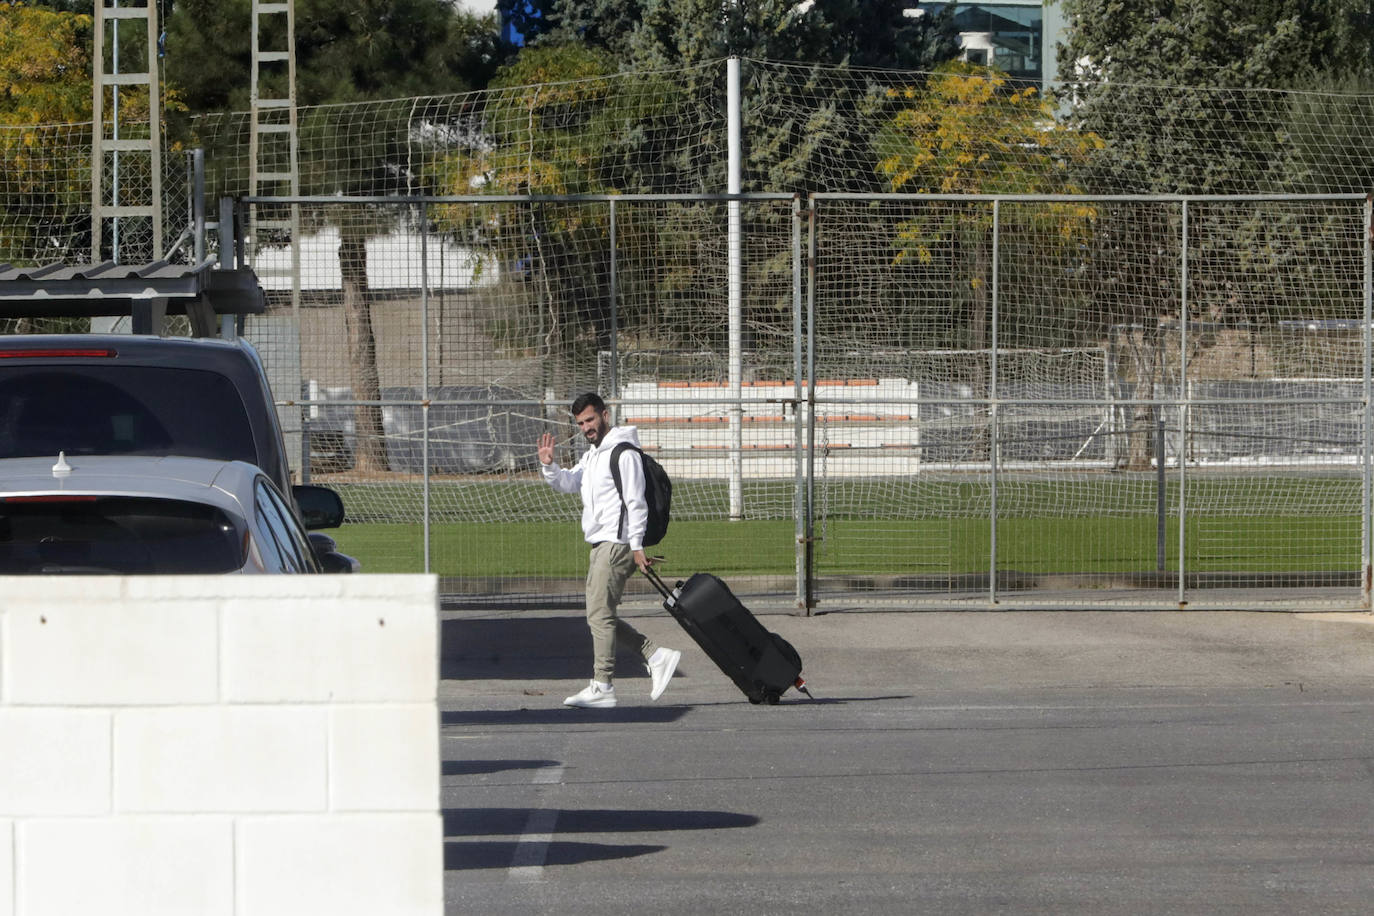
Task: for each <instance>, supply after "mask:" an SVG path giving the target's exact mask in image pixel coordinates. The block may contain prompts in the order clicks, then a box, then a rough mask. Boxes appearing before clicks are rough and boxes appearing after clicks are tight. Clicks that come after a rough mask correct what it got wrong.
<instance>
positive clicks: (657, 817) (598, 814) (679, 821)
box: [443, 808, 759, 861]
mask: <svg viewBox="0 0 1374 916" xmlns="http://www.w3.org/2000/svg"><path fill="white" fill-rule="evenodd" d="M530 814H531V812H530V810H529V809H528V808H445V809H444V811H443V815H444V836H445V837H447V838H449V839H452V838H455V837H473V836H508V835H511V834H519V833H521V832H522V831H524V829H525V826H526V824H528V823H529V820H530ZM758 822H759V819H758V818H757V817H755V816H754V815H752V814H736V813H734V812H731V811H629V810H624V811H611V810H585V811H584V810H576V809H574V810H559V811H558V812H557V820H556V821H555V823H556V824H557V829H558V832H559V833H644V832H651V831H660V830H726V829H737V828H741V827H753V826H754V825H756V824H758ZM508 861H509V860H508Z"/></svg>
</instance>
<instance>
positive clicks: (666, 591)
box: [644, 566, 673, 601]
mask: <svg viewBox="0 0 1374 916" xmlns="http://www.w3.org/2000/svg"><path fill="white" fill-rule="evenodd" d="M644 578H646V579H648V580H649V581H650V582H651V583H653V586H654V588H655V589H657V590H658V593H659V594H660V595H662V596H663V600H665V601H667V600H669V599H670V598H672V597H673V590H672V589H670V588H669V587H668V583H666V582H664V581H663V577H662V576H660V575H659V574H658V570H656V569H654V568H653V567H652V566H650V567H649V568H648V569H646V570H644Z"/></svg>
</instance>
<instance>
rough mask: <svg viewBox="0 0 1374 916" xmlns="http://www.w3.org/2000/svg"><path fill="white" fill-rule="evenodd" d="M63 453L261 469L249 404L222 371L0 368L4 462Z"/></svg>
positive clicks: (105, 366) (114, 366)
mask: <svg viewBox="0 0 1374 916" xmlns="http://www.w3.org/2000/svg"><path fill="white" fill-rule="evenodd" d="M6 362H10V361H8V360H7V361H6ZM169 393H174V396H169ZM59 451H62V452H66V453H67V454H68V455H185V456H189V457H193V458H221V459H225V460H229V459H237V460H240V461H247V462H250V463H252V464H259V463H260V461H259V459H258V454H257V453H258V449H257V447H256V444H255V443H254V440H253V428H252V424H251V422H250V421H249V418H248V409H247V407H245V406H244V403H243V398H242V397H240V395H239V393H238V390H237V389H236V388H235V387H234V384H233V382H231V381H230V380H229V379H228V378H226V377H225V376H224V375H222V374H220V373H218V372H210V371H206V370H201V369H179V368H161V367H148V366H128V365H122V366H121V365H117V364H97V365H88V366H87V365H82V366H41V367H38V366H35V367H27V366H21V365H10V366H5V367H3V368H0V458H33V457H46V456H48V455H56V454H57V453H58V452H59Z"/></svg>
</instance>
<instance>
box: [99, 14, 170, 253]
mask: <svg viewBox="0 0 1374 916" xmlns="http://www.w3.org/2000/svg"><path fill="white" fill-rule="evenodd" d="M138 20H143V25H144V26H145V28H146V33H147V38H146V41H141V42H140V41H133V42H127V41H126V44H132V46H133V48H134V49H135V50H137V49H138V48H139V47H140V46H141V48H142V52H143V55H144V57H145V58H146V63H145V64H144V66H143V67H142V69H136V70H134V71H132V72H122V71H121V68H120V64H121V61H120V53H119V52H120V45H119V37H120V26H121V25H122V24H124V23H126V22H132V23H133V24H134V25H135V26H137V25H138ZM126 34H127V33H126ZM107 37H108V38H109V39H110V41H109V48H110V52H111V53H110V61H109V69H108V70H107V69H106V67H107V65H106V60H105V50H106V38H107ZM128 37H130V38H132V37H134V36H132V35H129V36H128ZM157 49H158V22H157V7H156V5H155V4H154V3H152V2H148V3H147V4H146V5H145V6H120V5H119V0H96V3H95V53H94V55H93V61H92V64H93V68H94V77H95V78H94V80H93V82H94V87H93V88H94V95H93V98H92V111H91V261H92V263H96V264H99V263H101V262H103V261H104V260H105V257H104V248H105V229H106V222H107V221H108V223H109V229H110V250H111V259H112V260H114V261H116V262H118V261H120V260H121V255H122V254H125V253H127V249H128V248H132V249H133V251H134V252H136V253H137V254H138V255H141V257H137V258H135V260H147V261H155V260H157V259H159V258H161V257H162V255H163V251H162V137H161V125H162V96H161V93H160V92H159V91H158V69H157ZM120 87H130V88H131V89H133V90H135V92H137V91H139V90H142V91H146V92H147V95H148V123H147V127H146V129H144V128H143V127H142V126H141V125H130V126H131V127H132V128H133V130H132V131H130V130H123V131H121V126H123V125H122V124H121V120H120V119H121V116H122V112H121V110H120V98H119V90H120ZM107 92H108V93H109V96H108V99H107V97H106V93H107ZM107 101H108V108H107V104H106V103H107ZM107 110H108V111H109V117H108V118H107V117H106V111H107ZM131 132H132V133H133V134H134V136H128V135H129V134H130V133H131ZM121 154H123V155H122V156H121ZM121 166H122V167H123V172H124V174H123V175H121ZM107 177H108V179H109V184H108V186H107V185H106V178H107ZM121 179H123V180H122V181H121ZM107 187H108V193H107ZM121 220H125V221H126V222H125V223H124V224H123V227H122V228H124V230H125V239H124V240H121V238H120V229H121V223H120V221H121ZM131 224H132V226H133V227H134V230H135V231H133V232H131V231H130V225H131ZM130 235H133V236H134V238H135V239H136V240H143V241H142V244H139V243H138V241H135V242H134V243H133V244H130V245H122V243H123V242H126V241H127V239H128V237H129V236H130ZM122 247H123V249H124V250H122Z"/></svg>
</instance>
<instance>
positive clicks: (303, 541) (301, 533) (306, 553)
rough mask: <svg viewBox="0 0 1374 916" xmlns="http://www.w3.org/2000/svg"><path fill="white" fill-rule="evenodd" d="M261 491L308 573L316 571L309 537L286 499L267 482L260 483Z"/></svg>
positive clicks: (313, 551)
mask: <svg viewBox="0 0 1374 916" xmlns="http://www.w3.org/2000/svg"><path fill="white" fill-rule="evenodd" d="M260 485H261V490H262V492H263V493H264V494H265V495H266V497H267V499H269V500H271V502H272V505H273V506H274V507H276V510H277V516H278V517H279V518H280V519H281V520H282V527H283V528H285V529H286V534H287V536H288V537H289V538H291V543H292V545H293V546H294V547H295V549H296V553H297V554H298V555H299V556H300V557H301V561H302V563H303V564H304V566H305V568H306V569H308V570H310V571H317V570H316V567H317V563H316V561H315V550H314V548H312V547H311V546H310V535H308V534H307V533H306V531H305V528H304V527H303V526H302V525H301V524H300V522H299V521H298V520H297V518H296V515H295V513H293V512H292V511H291V509H290V508H289V507H288V506H287V504H286V499H285V498H284V497H283V496H282V495H281V491H279V490H278V489H277V488H276V487H274V486H272V484H271V483H269V482H268V481H267V480H265V479H264V480H262V481H261V482H260Z"/></svg>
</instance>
